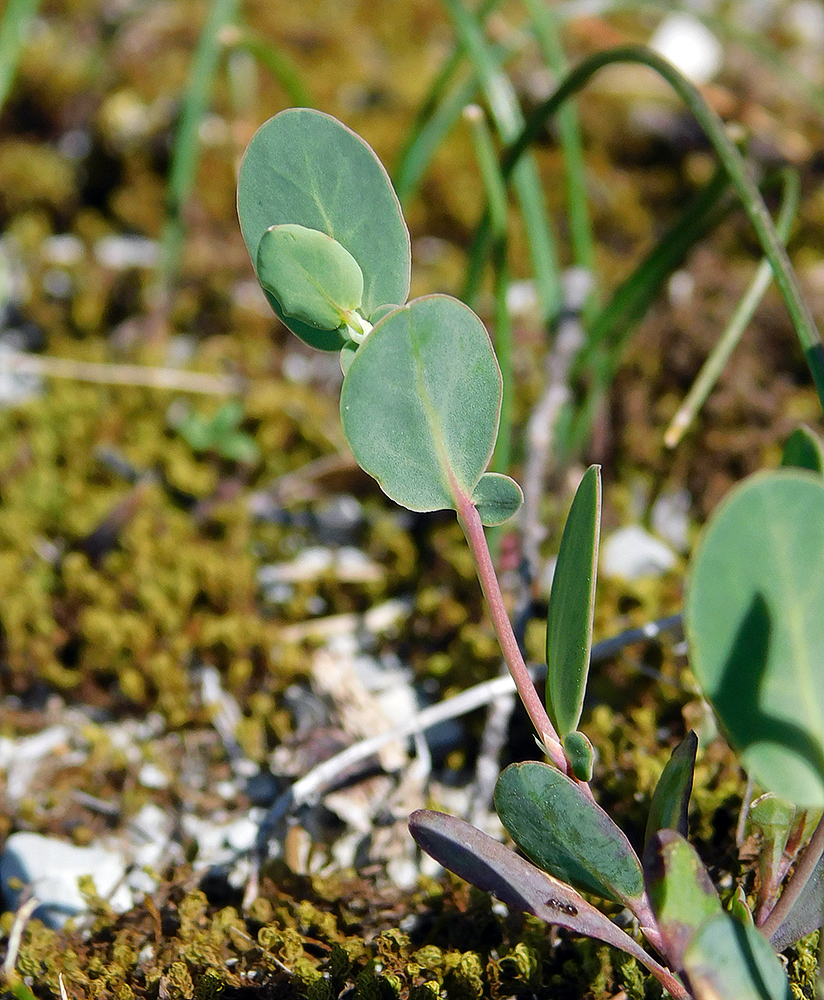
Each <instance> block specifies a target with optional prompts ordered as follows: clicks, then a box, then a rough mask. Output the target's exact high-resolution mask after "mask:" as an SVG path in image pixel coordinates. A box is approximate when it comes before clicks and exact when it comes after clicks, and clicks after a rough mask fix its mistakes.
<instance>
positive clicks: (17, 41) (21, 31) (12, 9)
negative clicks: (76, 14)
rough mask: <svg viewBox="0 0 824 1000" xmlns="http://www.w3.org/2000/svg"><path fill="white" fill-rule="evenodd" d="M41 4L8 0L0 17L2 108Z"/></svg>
mask: <svg viewBox="0 0 824 1000" xmlns="http://www.w3.org/2000/svg"><path fill="white" fill-rule="evenodd" d="M39 4H40V0H7V3H6V9H5V11H4V13H3V17H2V19H0V108H2V107H3V105H4V104H5V103H6V98H7V97H8V96H9V91H10V90H11V85H12V82H13V80H14V74H15V73H16V72H17V64H18V62H19V61H20V56H21V54H22V52H23V48H24V47H25V44H26V39H27V38H28V35H29V30H30V29H31V26H32V22H33V21H34V17H35V14H36V13H37V8H38V6H39Z"/></svg>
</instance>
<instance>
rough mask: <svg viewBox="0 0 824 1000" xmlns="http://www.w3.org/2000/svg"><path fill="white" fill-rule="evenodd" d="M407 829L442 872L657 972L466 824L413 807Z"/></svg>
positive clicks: (606, 924)
mask: <svg viewBox="0 0 824 1000" xmlns="http://www.w3.org/2000/svg"><path fill="white" fill-rule="evenodd" d="M409 830H410V833H411V834H412V836H413V837H414V838H415V840H416V841H417V843H418V844H419V845H420V846H421V847H422V848H423V850H425V851H426V853H427V854H429V855H430V856H431V857H433V858H434V859H435V860H436V861H437V862H439V863H440V864H442V865H443V866H444V868H448V869H449V871H451V872H454V873H455V874H456V875H458V876H460V878H462V879H465V880H466V881H467V882H469V883H470V884H471V885H474V886H476V887H477V888H478V889H481V890H482V891H483V892H491V893H492V894H493V895H494V896H496V897H497V898H498V899H500V900H501V902H503V903H506V904H507V906H512V907H515V908H516V909H518V910H524V911H525V912H527V913H532V914H534V915H535V916H536V917H540V919H541V920H545V921H546V922H547V923H549V924H556V925H558V926H559V927H566V928H567V929H568V930H571V931H575V932H576V933H578V934H585V935H586V936H587V937H591V938H595V939H596V940H598V941H605V942H606V943H607V944H611V945H613V947H615V948H621V949H622V950H623V951H625V952H628V953H629V954H630V955H634V956H635V958H637V959H638V961H639V962H641V963H642V964H643V965H645V966H646V967H647V968H648V969H650V970H653V969H655V970H658V969H659V968H660V967H659V966H658V965H657V963H655V962H654V961H653V959H651V958H650V956H649V955H647V953H646V952H645V951H644V950H643V948H641V947H640V945H638V944H637V943H636V942H635V941H633V939H632V938H631V937H629V936H628V935H627V934H625V933H624V932H623V931H622V930H620V929H619V928H618V927H616V926H615V924H613V923H612V922H611V921H610V920H608V919H607V918H606V917H605V916H604V915H603V913H600V912H599V911H598V910H596V909H595V907H594V906H591V905H590V904H589V903H587V902H586V900H585V899H583V897H582V896H580V895H579V893H577V892H576V891H575V890H574V889H571V888H570V887H569V886H568V885H564V883H563V882H560V881H558V879H555V878H552V876H551V875H547V874H545V873H544V872H542V871H540V870H539V869H538V868H536V867H535V866H534V865H531V864H530V863H529V862H528V861H527V860H526V859H525V858H522V857H520V856H519V855H518V854H516V853H515V852H514V851H510V850H509V849H508V848H506V847H504V845H503V844H500V843H499V842H498V841H497V840H493V839H492V837H489V836H488V835H487V834H485V833H482V832H481V831H480V830H477V829H476V828H475V827H474V826H470V824H469V823H466V822H464V821H463V820H461V819H458V818H457V817H455V816H448V815H446V814H445V813H438V812H432V811H431V810H429V809H418V810H417V811H416V812H413V813H412V815H411V816H410V817H409Z"/></svg>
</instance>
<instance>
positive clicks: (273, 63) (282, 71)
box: [226, 29, 316, 108]
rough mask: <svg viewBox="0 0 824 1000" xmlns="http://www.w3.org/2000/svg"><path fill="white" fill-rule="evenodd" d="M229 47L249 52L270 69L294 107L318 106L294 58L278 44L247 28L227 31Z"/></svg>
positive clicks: (233, 49)
mask: <svg viewBox="0 0 824 1000" xmlns="http://www.w3.org/2000/svg"><path fill="white" fill-rule="evenodd" d="M226 41H227V48H229V49H230V50H231V51H241V52H248V53H249V55H251V56H252V57H253V58H254V59H256V60H257V61H258V62H259V63H260V65H261V66H263V67H264V68H265V69H266V70H268V71H269V72H270V73H271V74H272V76H273V77H274V78H275V79H276V80H277V82H278V83H279V84H280V85H281V87H283V89H284V91H285V92H286V96H287V97H288V98H289V103H290V104H292V105H293V106H294V107H299V108H313V107H315V106H316V104H315V99H314V98H313V97H312V93H311V91H310V90H309V88H308V87H307V86H306V82H305V80H304V79H303V77H302V76H301V74H300V70H299V69H298V68H297V66H296V65H295V64H294V62H292V60H291V59H290V58H289V57H288V56H287V55H286V54H285V53H284V52H283V51H282V50H281V49H279V48H278V47H277V46H276V45H272V44H271V42H268V41H267V40H266V39H265V38H261V37H260V36H259V35H256V34H254V32H252V31H249V30H247V29H241V30H239V31H237V32H234V33H227V39H226Z"/></svg>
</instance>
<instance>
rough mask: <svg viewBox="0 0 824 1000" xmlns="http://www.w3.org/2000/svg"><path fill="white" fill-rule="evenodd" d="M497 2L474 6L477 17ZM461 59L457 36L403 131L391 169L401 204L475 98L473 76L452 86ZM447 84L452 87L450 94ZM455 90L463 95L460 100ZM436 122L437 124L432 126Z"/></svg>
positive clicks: (404, 201)
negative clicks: (395, 163) (407, 130)
mask: <svg viewBox="0 0 824 1000" xmlns="http://www.w3.org/2000/svg"><path fill="white" fill-rule="evenodd" d="M498 2H499V0H483V2H482V3H481V4H480V6H479V7H478V17H479V18H480V19H481V20H483V19H485V18H486V17H487V15H488V14H490V13H491V12H492V10H493V9H494V8H495V7H496V6H497V4H498ZM464 58H465V52H464V49H463V45H462V44H461V42H460V39H457V40H456V41H455V45H454V47H453V49H452V52H451V53H450V55H449V58H448V59H447V60H446V61H445V62H444V64H443V66H442V67H441V69H440V71H439V73H438V74H437V76H436V77H435V79H434V80H433V82H432V85H431V86H430V88H429V93H428V94H427V96H426V98H425V99H424V100H423V101H422V103H421V104H420V106H419V107H418V111H417V112H416V114H415V120H414V121H413V122H412V126H411V128H410V129H409V132H408V133H407V136H406V141H405V142H404V144H403V147H402V149H401V153H400V156H399V157H398V162H397V165H396V167H395V169H394V170H393V171H392V180H393V183H394V186H395V192H396V194H397V196H398V199H399V200H400V203H401V204H402V205H405V204H406V202H407V201H408V199H409V198H410V197H411V196H412V195H413V194H414V192H415V190H416V189H417V186H418V183H419V182H420V179H421V177H423V175H424V174H425V173H426V169H427V167H428V166H429V163H430V162H431V160H432V157H433V156H434V154H435V150H436V149H437V148H438V146H440V144H441V142H442V141H443V139H444V138H445V137H446V135H447V134H448V133H449V131H450V130H451V129H452V126H453V125H454V124H455V122H456V121H457V120H458V118H460V116H461V114H462V113H463V109H464V108H465V107H466V105H467V104H469V103H470V102H471V101H472V100H473V99H474V97H475V92H476V91H477V89H478V81H477V80H476V79H475V78H474V77H473V78H472V79H471V80H464V81H463V82H462V83H461V84H459V85H458V86H457V87H455V86H453V80H454V77H455V76H456V74H457V73H458V71H459V68H460V66H461V63H462V62H463V61H464ZM450 87H452V90H451V96H450ZM470 88H471V89H470ZM459 93H460V94H461V95H463V98H462V99H461V100H459ZM436 122H437V127H434V126H435V123H436Z"/></svg>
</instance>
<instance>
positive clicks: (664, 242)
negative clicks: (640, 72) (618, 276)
mask: <svg viewBox="0 0 824 1000" xmlns="http://www.w3.org/2000/svg"><path fill="white" fill-rule="evenodd" d="M728 191H729V185H728V182H727V178H726V174H725V173H724V171H723V170H721V169H719V170H717V171H716V173H715V175H714V176H713V177H712V178H711V179H710V181H709V182H708V183H707V184H706V185H705V187H703V188H702V189H701V190H700V191H699V192H698V193H697V194H696V195H695V197H694V198H693V199H692V201H691V202H690V204H689V205H688V206H687V208H686V209H685V210H684V211H683V212H682V214H681V215H680V216H679V217H678V219H677V220H676V221H675V222H674V223H673V224H672V225H671V226H670V227H669V229H667V230H666V231H665V232H664V233H663V235H662V236H661V237H660V238H659V239H658V241H657V242H656V244H655V246H654V247H653V248H652V250H651V251H650V252H649V253H648V254H647V255H646V256H645V257H644V259H643V260H642V261H641V262H640V264H638V266H637V267H636V268H635V270H634V271H633V272H632V273H631V274H630V275H629V276H628V277H627V278H626V279H625V280H624V281H622V282H621V284H620V285H619V286H618V287H617V288H616V289H615V291H614V292H613V294H612V297H611V298H610V300H609V302H608V303H607V304H606V306H605V307H604V309H603V310H602V311H601V312H600V313H599V314H598V316H597V317H596V318H595V319H594V321H593V323H592V325H591V327H590V331H589V339H588V341H587V345H586V348H585V349H584V352H583V353H582V356H581V358H580V359H579V361H578V362H577V365H576V367H577V368H579V369H582V370H585V371H587V373H588V376H589V386H588V389H587V395H586V398H585V400H584V402H583V404H582V406H581V408H580V409H579V410H578V411H577V412H576V413H575V414H574V415H573V417H572V419H571V421H570V422H569V425H568V426H567V429H566V433H565V434H564V435H563V436H562V435H559V447H560V448H561V450H562V451H565V452H567V453H569V452H571V451H574V450H576V449H577V448H578V447H580V445H581V444H582V442H583V441H585V440H586V439H587V437H588V436H589V432H590V428H591V427H592V423H593V421H594V420H595V416H596V414H597V412H598V409H599V407H600V406H601V403H602V401H603V398H604V395H605V393H606V392H607V390H608V389H609V386H610V385H611V384H612V381H613V379H614V377H615V374H616V372H617V371H618V368H619V366H620V364H621V360H622V357H623V353H624V350H625V349H626V347H627V344H628V342H629V339H630V335H631V333H632V330H633V328H634V326H635V324H636V323H637V322H638V321H639V320H640V319H641V318H642V317H643V316H644V315H645V313H646V312H647V310H648V309H649V307H650V305H651V304H652V302H653V301H654V300H655V298H656V297H657V296H658V295H659V294H660V292H661V289H662V287H663V286H664V283H665V282H666V280H667V278H669V276H670V275H671V274H672V273H673V271H675V269H676V268H677V267H679V266H680V264H681V263H682V262H683V260H684V259H685V257H686V256H687V254H688V253H689V251H690V250H691V249H692V247H693V246H694V245H695V244H696V243H697V242H698V241H699V240H701V239H702V238H703V237H704V236H705V235H706V234H707V233H708V232H709V231H710V230H711V229H712V228H713V227H714V226H715V225H717V223H718V222H719V221H720V220H721V218H723V216H724V215H725V214H726V213H727V212H729V210H730V208H731V202H729V201H728V200H725V199H724V195H725V194H727V193H728Z"/></svg>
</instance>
